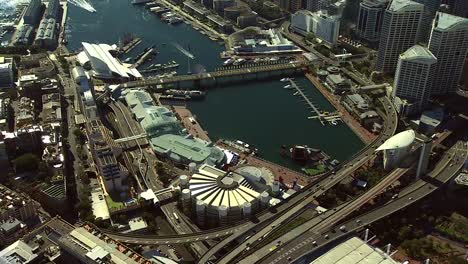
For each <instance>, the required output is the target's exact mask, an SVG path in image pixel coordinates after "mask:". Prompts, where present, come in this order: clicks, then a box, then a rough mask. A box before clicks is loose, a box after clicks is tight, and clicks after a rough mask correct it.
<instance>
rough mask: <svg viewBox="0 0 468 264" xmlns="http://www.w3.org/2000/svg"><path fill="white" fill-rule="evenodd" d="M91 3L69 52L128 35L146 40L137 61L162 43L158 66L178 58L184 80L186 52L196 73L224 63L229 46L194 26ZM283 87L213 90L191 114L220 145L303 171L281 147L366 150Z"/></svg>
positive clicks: (126, 4) (120, 4)
mask: <svg viewBox="0 0 468 264" xmlns="http://www.w3.org/2000/svg"><path fill="white" fill-rule="evenodd" d="M91 3H92V4H93V6H94V8H95V9H96V10H97V13H93V14H92V13H88V12H86V11H85V10H82V9H79V8H78V7H75V6H72V5H70V9H69V17H70V19H69V25H68V29H69V32H70V33H69V34H70V35H69V45H68V47H69V48H70V49H72V50H77V49H79V48H80V47H81V42H82V41H89V42H94V43H108V44H113V43H117V42H118V39H119V37H121V36H122V35H123V34H124V33H125V32H132V33H134V34H135V35H137V36H139V37H142V38H143V44H142V45H140V46H139V47H138V48H137V49H136V50H134V51H133V52H132V54H130V55H129V56H134V55H135V54H137V53H139V52H141V50H143V49H144V48H145V47H148V46H150V45H156V48H157V49H158V50H159V51H160V53H159V54H158V55H157V57H156V59H155V61H152V62H150V63H165V62H168V61H172V60H175V61H177V62H178V63H179V64H180V65H181V67H180V68H179V72H180V73H181V74H183V73H186V72H187V65H188V63H187V56H186V55H184V53H183V52H182V51H181V50H180V47H182V48H184V49H185V50H189V52H190V53H191V54H192V55H193V56H194V58H193V60H190V62H191V69H192V71H201V70H203V69H206V70H212V69H214V68H216V67H219V66H220V65H221V62H222V61H221V59H219V53H220V52H221V51H222V50H223V49H224V46H221V45H219V44H218V43H216V42H213V41H211V40H210V39H209V38H208V37H206V36H204V35H202V34H200V33H199V32H197V31H195V30H193V29H192V28H191V26H189V25H186V24H180V25H177V26H171V25H167V24H166V23H164V22H161V21H160V20H159V19H158V18H157V17H156V16H155V15H153V14H151V13H149V12H148V11H147V10H146V9H145V8H143V7H135V6H132V5H131V4H130V0H111V1H108V0H94V1H91ZM178 47H179V48H178ZM296 80H297V82H298V84H299V85H300V86H302V87H304V88H305V90H306V93H307V94H308V96H309V97H310V98H311V99H312V100H313V101H314V102H316V103H317V104H318V105H319V106H320V108H321V109H323V110H325V111H333V107H332V106H331V105H330V104H329V103H328V102H327V101H326V99H325V98H324V97H323V96H322V95H321V94H320V92H318V91H317V90H316V89H315V87H313V85H312V84H311V83H310V82H309V81H307V80H306V79H305V78H303V77H299V78H296ZM283 86H284V83H282V82H280V81H279V80H276V79H275V80H271V81H266V82H252V83H243V84H236V85H230V86H227V87H218V88H215V89H211V90H210V91H209V92H208V96H207V97H206V99H205V100H203V101H198V102H190V103H189V108H190V109H191V110H192V112H193V113H194V114H195V115H196V116H197V119H198V120H199V121H200V123H202V124H203V126H204V128H205V129H206V130H208V131H209V135H210V137H211V138H212V139H213V140H216V139H219V138H226V139H240V140H243V141H245V142H248V143H250V144H253V145H255V146H256V147H257V148H259V150H260V152H261V155H262V157H263V158H265V159H268V160H271V161H273V162H277V163H280V164H282V165H285V166H288V167H292V168H296V169H297V168H298V167H297V166H296V165H295V164H293V163H291V162H290V161H289V160H286V159H284V158H282V157H281V156H280V155H279V152H280V147H281V145H294V144H307V145H309V146H311V147H317V148H321V149H322V150H324V151H325V152H327V153H328V154H330V155H331V156H333V157H334V158H336V159H339V160H344V159H346V158H348V157H350V156H351V155H352V154H353V153H355V152H356V151H358V150H359V149H360V148H361V147H362V146H363V143H362V142H361V141H360V140H359V138H358V137H357V136H356V135H354V133H353V132H352V131H351V130H350V129H349V128H348V127H347V126H346V125H343V124H340V125H338V126H325V127H324V126H322V125H321V124H320V123H319V122H318V121H313V120H308V119H307V116H309V115H310V113H309V111H308V109H307V106H306V105H305V103H304V102H302V101H301V98H300V97H297V96H294V95H293V92H292V91H290V90H285V89H283V88H282V87H283Z"/></svg>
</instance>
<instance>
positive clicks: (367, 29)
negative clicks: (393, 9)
mask: <svg viewBox="0 0 468 264" xmlns="http://www.w3.org/2000/svg"><path fill="white" fill-rule="evenodd" d="M387 4H388V0H364V1H362V2H361V3H360V4H359V16H358V23H357V31H358V33H359V35H360V36H361V37H362V38H363V39H365V40H368V41H378V40H379V37H380V30H381V28H382V21H383V17H384V12H385V7H386V6H387Z"/></svg>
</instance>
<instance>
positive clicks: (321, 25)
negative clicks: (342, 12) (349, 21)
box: [291, 10, 341, 44]
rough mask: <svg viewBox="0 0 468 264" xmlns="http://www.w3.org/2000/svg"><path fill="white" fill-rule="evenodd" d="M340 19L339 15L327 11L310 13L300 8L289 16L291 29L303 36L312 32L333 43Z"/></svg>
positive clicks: (336, 37)
mask: <svg viewBox="0 0 468 264" xmlns="http://www.w3.org/2000/svg"><path fill="white" fill-rule="evenodd" d="M340 20H341V17H340V16H337V15H329V14H328V13H327V11H317V12H315V13H312V12H310V11H307V10H300V11H297V12H296V13H294V14H293V15H292V16H291V30H292V31H293V32H297V33H299V34H301V35H303V36H306V35H307V34H308V33H310V32H312V33H314V34H315V36H316V37H317V38H319V39H321V40H324V41H326V42H327V43H329V44H335V43H336V41H337V40H338V36H339V31H340Z"/></svg>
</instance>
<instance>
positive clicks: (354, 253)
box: [311, 237, 400, 264]
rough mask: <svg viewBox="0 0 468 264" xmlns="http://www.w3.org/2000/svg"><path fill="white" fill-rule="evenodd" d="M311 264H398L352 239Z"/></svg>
mask: <svg viewBox="0 0 468 264" xmlns="http://www.w3.org/2000/svg"><path fill="white" fill-rule="evenodd" d="M311 264H400V262H398V261H396V260H393V259H392V258H391V257H389V256H387V255H386V254H385V253H384V252H383V251H382V250H380V249H378V248H374V247H371V246H369V245H368V244H367V243H366V242H364V241H363V240H361V239H360V238H357V237H353V238H350V239H349V240H347V241H345V242H343V243H341V244H339V245H338V246H336V247H334V248H333V249H331V250H330V251H328V252H326V253H325V254H323V255H322V256H320V257H319V258H318V259H316V260H314V261H312V262H311Z"/></svg>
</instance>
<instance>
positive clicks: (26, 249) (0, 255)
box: [0, 240, 40, 264]
mask: <svg viewBox="0 0 468 264" xmlns="http://www.w3.org/2000/svg"><path fill="white" fill-rule="evenodd" d="M39 260H40V256H39V255H38V254H36V253H35V249H34V248H33V247H31V246H30V245H28V244H26V243H25V242H23V241H21V240H18V241H16V242H14V243H13V244H11V245H9V246H8V247H6V248H4V249H3V250H2V251H0V263H17V264H32V263H38V262H39Z"/></svg>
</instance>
